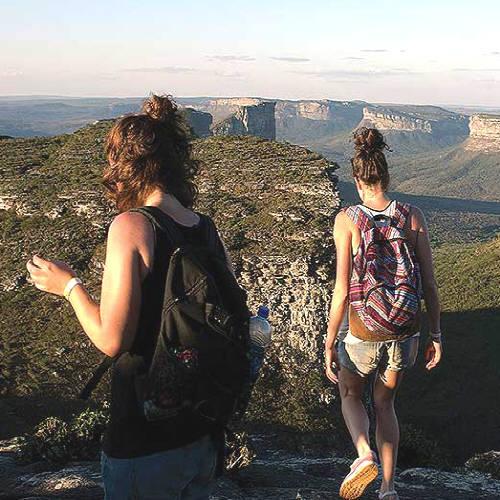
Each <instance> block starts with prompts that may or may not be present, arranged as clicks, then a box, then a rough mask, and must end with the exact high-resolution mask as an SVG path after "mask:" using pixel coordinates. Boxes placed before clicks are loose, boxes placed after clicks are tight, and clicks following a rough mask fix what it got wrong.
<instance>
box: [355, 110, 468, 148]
mask: <svg viewBox="0 0 500 500" xmlns="http://www.w3.org/2000/svg"><path fill="white" fill-rule="evenodd" d="M359 126H368V127H376V128H378V129H379V130H381V131H382V132H385V134H386V135H387V138H388V139H389V141H391V145H392V146H395V147H396V149H398V148H400V147H404V148H405V149H410V150H411V149H419V150H424V151H425V150H426V149H433V148H442V147H447V146H451V145H456V144H459V143H460V142H462V141H464V140H465V139H466V138H467V137H468V135H469V128H468V117H467V116H465V115H462V114H459V113H454V112H453V111H448V110H446V109H443V108H440V107H437V106H409V105H405V106H397V105H391V106H379V105H371V106H367V107H365V108H364V109H363V119H362V121H361V123H360V124H359Z"/></svg>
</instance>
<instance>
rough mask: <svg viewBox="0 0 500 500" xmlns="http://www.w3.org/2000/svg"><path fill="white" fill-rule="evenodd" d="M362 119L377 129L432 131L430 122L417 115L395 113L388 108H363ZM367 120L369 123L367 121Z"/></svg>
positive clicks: (429, 132) (427, 132)
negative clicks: (379, 109)
mask: <svg viewBox="0 0 500 500" xmlns="http://www.w3.org/2000/svg"><path fill="white" fill-rule="evenodd" d="M363 120H365V122H366V124H367V125H368V124H370V125H372V126H373V127H376V128H378V129H379V130H381V131H382V130H397V131H399V132H414V131H419V132H424V133H426V134H431V133H432V123H431V122H430V121H429V120H423V119H421V118H418V117H413V116H409V115H404V114H402V113H396V112H394V111H392V110H390V109H387V110H383V111H382V110H381V111H378V110H376V109H371V108H364V109H363ZM368 122H369V123H368Z"/></svg>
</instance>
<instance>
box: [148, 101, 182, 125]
mask: <svg viewBox="0 0 500 500" xmlns="http://www.w3.org/2000/svg"><path fill="white" fill-rule="evenodd" d="M142 111H143V113H145V114H146V115H148V116H149V117H150V118H151V119H152V120H155V121H158V122H160V123H168V122H170V121H172V120H173V119H174V118H175V115H176V113H177V104H176V103H175V102H174V100H173V99H172V97H171V96H159V95H156V94H151V95H150V96H149V98H148V99H146V100H145V101H144V104H143V105H142Z"/></svg>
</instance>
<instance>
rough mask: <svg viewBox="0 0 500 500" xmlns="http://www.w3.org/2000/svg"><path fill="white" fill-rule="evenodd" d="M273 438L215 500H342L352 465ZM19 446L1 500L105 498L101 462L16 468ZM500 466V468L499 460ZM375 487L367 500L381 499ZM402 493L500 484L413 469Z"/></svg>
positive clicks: (401, 482)
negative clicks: (341, 489) (292, 449)
mask: <svg viewBox="0 0 500 500" xmlns="http://www.w3.org/2000/svg"><path fill="white" fill-rule="evenodd" d="M272 442H273V436H270V435H258V436H254V443H255V445H256V447H257V452H258V457H259V458H258V459H257V460H255V461H254V462H253V463H252V464H250V466H248V467H246V468H244V469H243V470H241V471H239V472H238V473H233V474H229V475H226V476H223V477H222V478H221V479H220V480H219V481H218V482H217V485H216V488H215V491H214V492H213V494H212V495H211V496H210V499H211V500H283V499H303V500H306V499H307V500H330V499H332V498H337V492H338V490H339V486H340V483H341V482H342V480H343V478H344V476H345V474H347V472H348V470H349V465H350V464H351V460H349V459H346V458H343V457H340V456H336V455H335V456H332V455H331V454H313V453H311V450H309V452H308V453H300V452H297V451H295V452H290V451H284V450H280V449H276V448H273V447H272V444H271V443H272ZM15 451H16V443H15V441H10V442H9V441H4V442H2V441H0V499H5V500H10V499H26V500H28V499H33V500H35V499H37V500H49V499H53V498H64V499H68V500H83V499H87V500H98V499H99V500H100V499H102V496H103V490H102V480H101V471H100V467H99V464H98V463H97V462H76V463H71V464H68V465H66V466H65V467H54V466H49V465H48V464H46V463H40V462H38V463H35V464H30V465H21V464H16V462H15V460H14V454H15ZM496 460H497V461H496V463H495V466H496V467H497V468H498V458H497V459H496ZM378 486H379V482H378V481H376V482H375V483H374V485H373V486H371V487H370V488H369V489H368V490H367V492H366V493H365V495H364V496H363V498H366V499H367V500H375V499H376V498H378V495H377V493H376V491H375V490H376V488H377V487H378ZM396 488H397V490H398V492H399V495H400V498H401V499H402V500H415V499H418V500H498V498H499V497H500V480H498V479H495V478H494V477H492V475H491V474H488V473H486V472H478V471H476V470H473V469H470V468H462V469H457V470H453V471H447V472H445V471H440V470H437V469H432V468H413V469H407V470H405V471H398V475H397V476H396Z"/></svg>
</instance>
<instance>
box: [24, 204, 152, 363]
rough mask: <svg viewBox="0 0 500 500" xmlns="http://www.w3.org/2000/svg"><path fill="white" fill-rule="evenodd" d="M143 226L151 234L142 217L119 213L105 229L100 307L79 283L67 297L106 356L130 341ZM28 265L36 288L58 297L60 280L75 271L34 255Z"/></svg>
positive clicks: (141, 265) (137, 302)
mask: <svg viewBox="0 0 500 500" xmlns="http://www.w3.org/2000/svg"><path fill="white" fill-rule="evenodd" d="M137 218H139V219H137ZM148 230H149V231H151V233H152V229H151V228H149V227H148V223H147V222H146V221H145V220H144V219H143V217H142V216H141V215H139V214H131V213H124V214H121V215H119V216H118V217H117V218H116V219H115V220H114V221H113V223H112V224H111V227H110V229H109V234H108V242H107V249H106V263H105V268H104V276H103V281H102V289H101V303H100V305H99V304H98V303H97V302H95V301H94V299H93V298H92V297H91V296H90V294H89V293H88V292H87V290H86V289H85V288H84V287H83V285H77V286H76V287H75V288H74V289H73V290H72V292H71V294H70V297H69V300H70V303H71V305H72V306H73V309H74V310H75V313H76V316H77V318H78V320H79V322H80V324H81V325H82V328H83V330H84V331H85V333H86V334H87V335H88V337H89V338H90V340H91V341H92V343H93V344H94V345H95V346H96V347H97V348H98V349H99V350H100V351H102V352H103V353H104V354H107V355H108V356H111V357H114V356H116V355H117V354H119V353H120V352H123V351H126V350H128V349H129V348H130V347H131V345H132V342H133V340H134V336H135V331H136V328H137V324H138V320H139V310H140V304H141V281H142V279H141V272H143V269H144V263H143V261H142V259H141V255H140V252H139V249H138V247H137V241H141V240H142V241H144V239H145V235H144V232H145V231H148ZM28 269H29V270H30V273H31V275H32V278H33V280H34V282H35V285H36V286H37V288H39V289H41V290H44V291H47V292H50V293H55V294H57V295H62V292H63V290H64V286H65V283H66V282H67V280H68V279H69V278H70V277H71V276H72V275H74V272H73V271H72V270H71V269H70V268H69V267H68V266H66V265H65V264H64V263H62V262H59V261H48V260H45V259H41V258H39V257H34V258H33V263H31V262H30V263H29V264H28Z"/></svg>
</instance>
